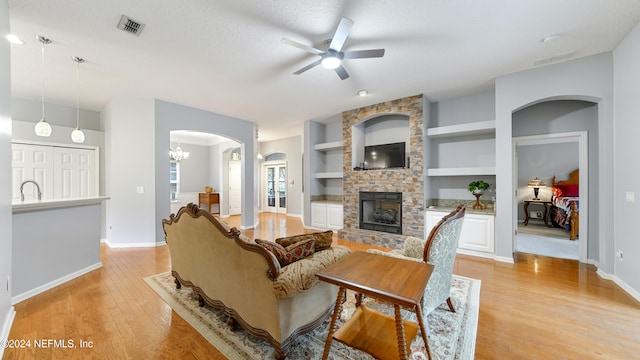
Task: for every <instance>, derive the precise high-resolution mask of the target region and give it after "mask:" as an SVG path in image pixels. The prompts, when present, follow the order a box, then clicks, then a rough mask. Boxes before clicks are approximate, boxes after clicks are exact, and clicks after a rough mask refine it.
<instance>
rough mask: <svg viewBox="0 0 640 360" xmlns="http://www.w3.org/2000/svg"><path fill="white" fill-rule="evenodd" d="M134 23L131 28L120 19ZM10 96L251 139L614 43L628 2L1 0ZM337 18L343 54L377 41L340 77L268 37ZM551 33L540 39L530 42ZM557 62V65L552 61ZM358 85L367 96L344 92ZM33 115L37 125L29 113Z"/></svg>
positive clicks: (313, 28) (326, 28)
mask: <svg viewBox="0 0 640 360" xmlns="http://www.w3.org/2000/svg"><path fill="white" fill-rule="evenodd" d="M123 14H125V15H127V16H130V17H131V18H133V19H135V20H137V21H139V22H142V23H144V24H145V25H146V27H145V28H144V30H143V32H142V34H141V35H140V36H139V37H138V36H133V35H130V34H128V33H125V32H123V31H121V30H118V29H117V28H116V25H117V23H118V21H119V19H120V16H121V15H123ZM10 16H11V31H12V33H14V34H16V35H18V36H19V37H21V38H22V39H23V40H25V41H26V44H25V45H12V48H11V51H12V55H11V56H12V61H11V65H12V90H13V95H14V96H16V97H21V98H26V99H33V100H39V99H40V84H41V77H40V74H41V64H40V47H41V44H40V43H39V42H38V41H36V40H35V39H34V36H35V35H43V36H46V37H48V38H50V39H51V40H52V41H53V43H52V44H51V45H47V47H46V65H45V66H46V69H47V76H46V77H45V81H46V82H45V83H46V98H47V101H49V102H54V103H58V104H63V105H71V106H75V70H76V67H75V66H76V65H75V63H74V62H73V61H72V60H71V56H80V57H82V58H85V59H86V62H85V63H84V64H82V65H81V68H80V79H81V89H82V91H81V97H80V103H81V107H83V108H87V109H90V110H97V111H99V110H101V109H102V108H103V107H104V105H105V104H106V103H107V102H108V101H109V99H110V98H112V97H116V96H127V97H153V98H158V99H162V100H167V101H171V102H175V103H179V104H184V105H187V106H192V107H196V108H200V109H204V110H208V111H212V112H217V113H221V114H225V115H228V116H232V117H236V118H240V119H244V120H249V121H253V122H255V123H256V124H257V125H258V126H259V128H260V141H263V140H270V139H276V138H283V137H288V136H293V135H298V134H300V131H301V129H302V123H303V122H304V121H305V120H309V119H313V120H323V119H326V118H328V117H332V116H334V115H337V114H339V113H340V112H342V111H344V110H349V109H354V108H358V107H361V106H366V105H370V104H375V103H379V102H382V101H387V100H392V99H396V98H400V97H405V96H411V95H416V94H421V93H422V94H425V96H427V97H428V98H429V99H430V100H431V101H438V100H442V99H446V98H450V97H455V96H460V95H464V94H469V93H473V92H477V91H481V90H487V89H491V88H493V84H494V79H495V78H496V77H497V76H500V75H503V74H507V73H512V72H516V71H521V70H525V69H529V68H532V67H534V63H535V62H539V63H546V62H549V61H547V60H546V59H550V58H553V57H557V56H562V55H563V54H567V53H569V52H573V53H572V54H571V56H570V57H569V59H575V58H580V57H584V56H588V55H593V54H598V53H601V52H605V51H609V50H612V49H613V48H615V46H616V45H617V44H618V43H619V41H620V40H622V39H623V38H624V36H625V35H626V34H627V33H628V32H629V31H630V30H631V29H632V28H633V26H634V25H636V24H637V23H638V22H639V20H640V1H638V0H611V1H602V0H563V1H558V0H517V1H514V0H482V1H478V0H447V1H444V0H376V1H353V0H350V1H346V0H343V1H336V0H334V1H324V0H323V1H318V0H278V1H265V0H218V1H211V0H190V1H175V0H136V1H131V0H108V1H104V0H46V1H43V0H10ZM341 17H348V18H350V19H352V20H353V21H354V26H353V28H352V30H351V33H350V35H349V37H348V39H347V41H346V43H345V46H344V48H343V50H361V49H373V48H384V49H386V53H385V56H384V57H383V58H379V59H353V60H345V68H346V69H347V71H348V72H349V74H350V75H351V77H350V78H348V79H347V80H344V81H341V80H340V79H339V78H338V76H337V75H336V74H335V72H333V71H330V70H325V69H323V68H321V67H316V68H313V69H312V70H309V71H307V72H305V73H303V74H301V75H293V74H292V73H293V72H294V71H296V70H298V69H299V68H301V67H302V66H305V65H307V64H309V63H311V62H313V61H315V60H317V58H318V57H317V56H315V55H311V54H308V53H305V52H304V51H302V50H300V49H297V48H294V47H291V46H286V45H283V44H281V43H280V40H281V39H282V38H283V37H286V38H289V39H291V40H295V41H298V42H301V43H304V44H308V45H310V46H316V47H319V46H321V45H320V44H321V43H322V42H323V41H325V40H327V38H329V37H330V36H331V35H332V34H333V31H334V30H335V27H336V26H337V24H338V22H339V21H340V18H341ZM552 34H557V35H560V38H559V39H558V40H556V41H554V42H551V43H543V42H542V41H541V39H542V38H544V37H546V36H549V35H552ZM563 60H566V59H563ZM360 89H367V90H369V92H370V95H369V96H367V97H358V96H357V94H356V93H357V91H358V90H360ZM34 120H37V119H34Z"/></svg>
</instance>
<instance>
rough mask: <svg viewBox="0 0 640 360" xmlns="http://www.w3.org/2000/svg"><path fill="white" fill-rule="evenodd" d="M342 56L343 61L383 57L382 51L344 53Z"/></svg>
mask: <svg viewBox="0 0 640 360" xmlns="http://www.w3.org/2000/svg"><path fill="white" fill-rule="evenodd" d="M342 56H343V57H342V58H343V59H364V58H377V57H383V56H384V49H373V50H354V51H345V52H343V53H342Z"/></svg>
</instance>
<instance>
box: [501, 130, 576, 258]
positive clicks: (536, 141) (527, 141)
mask: <svg viewBox="0 0 640 360" xmlns="http://www.w3.org/2000/svg"><path fill="white" fill-rule="evenodd" d="M567 142H577V143H578V168H579V169H580V177H579V179H580V180H579V181H580V188H579V197H580V212H579V213H578V216H579V219H580V221H579V222H580V224H579V227H578V234H579V236H578V240H577V241H578V247H579V254H578V258H579V260H580V262H587V244H588V239H589V234H588V228H589V226H588V225H589V223H588V221H589V196H588V194H589V151H588V150H589V143H588V132H587V131H574V132H565V133H553V134H541V135H530V136H519V137H514V138H513V141H512V143H513V157H512V158H513V167H512V169H513V178H512V183H513V187H514V188H516V189H517V184H518V156H517V148H518V147H519V146H527V145H545V144H557V143H567ZM512 202H513V204H512V205H513V206H512V211H513V214H514V216H513V217H512V218H513V221H514V223H513V228H514V229H517V228H518V216H517V214H518V201H517V196H513V197H512ZM515 253H516V237H515V236H514V237H513V254H514V259H515Z"/></svg>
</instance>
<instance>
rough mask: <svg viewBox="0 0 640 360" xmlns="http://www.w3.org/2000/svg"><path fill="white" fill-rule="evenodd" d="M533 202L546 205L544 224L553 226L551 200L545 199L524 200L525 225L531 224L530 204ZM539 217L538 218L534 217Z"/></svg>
mask: <svg viewBox="0 0 640 360" xmlns="http://www.w3.org/2000/svg"><path fill="white" fill-rule="evenodd" d="M531 203H533V204H538V205H542V206H544V215H543V217H542V220H544V224H545V225H547V227H551V225H549V214H550V213H551V204H552V203H551V201H544V200H525V201H524V223H523V225H524V226H527V225H529V220H531V219H530V217H529V205H530V204H531ZM534 219H537V218H534Z"/></svg>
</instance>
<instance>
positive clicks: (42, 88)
mask: <svg viewBox="0 0 640 360" xmlns="http://www.w3.org/2000/svg"><path fill="white" fill-rule="evenodd" d="M44 44H45V42H44V41H42V76H41V79H42V84H41V88H40V89H41V92H40V93H41V95H42V96H41V100H42V118H43V119H44V74H45V71H44Z"/></svg>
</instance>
